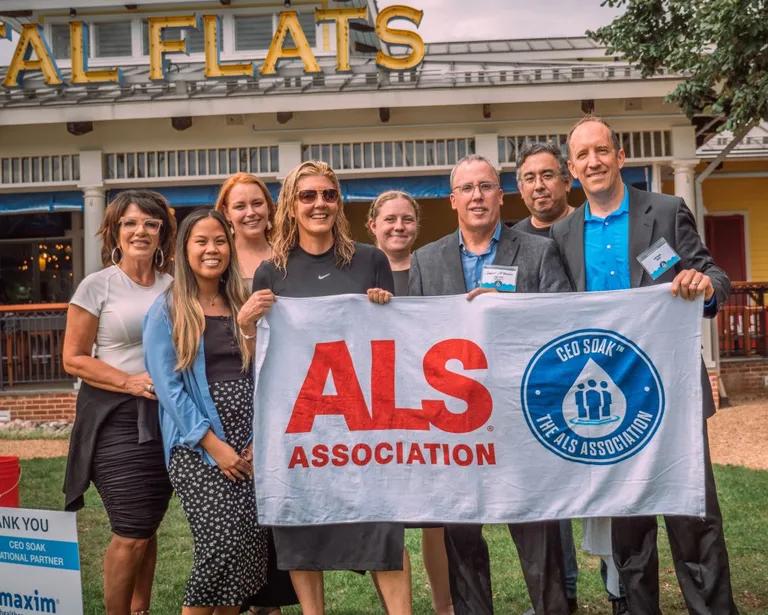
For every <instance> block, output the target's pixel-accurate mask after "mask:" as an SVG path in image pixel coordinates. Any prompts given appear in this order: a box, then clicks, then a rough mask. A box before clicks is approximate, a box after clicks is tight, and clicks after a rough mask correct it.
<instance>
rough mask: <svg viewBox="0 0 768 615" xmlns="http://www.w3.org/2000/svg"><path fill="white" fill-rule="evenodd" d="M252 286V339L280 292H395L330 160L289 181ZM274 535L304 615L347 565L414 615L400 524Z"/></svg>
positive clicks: (247, 321)
mask: <svg viewBox="0 0 768 615" xmlns="http://www.w3.org/2000/svg"><path fill="white" fill-rule="evenodd" d="M253 290H254V291H255V292H254V294H253V295H251V298H250V299H249V300H248V302H247V303H246V304H245V305H244V306H243V308H242V309H241V310H240V314H239V315H238V323H239V325H240V327H241V328H242V331H243V333H244V335H247V336H255V335H256V327H255V322H256V320H258V319H259V318H261V317H262V316H263V315H264V314H265V313H266V312H267V311H268V310H269V308H270V306H271V305H272V302H273V301H274V297H275V295H278V296H286V297H320V296H328V295H338V294H344V293H367V295H368V297H369V299H370V300H371V301H374V302H376V303H386V302H387V301H388V300H389V298H390V297H391V296H392V292H393V290H394V284H393V280H392V272H391V270H390V268H389V262H388V261H387V258H386V256H384V254H383V253H382V252H380V251H379V250H377V249H375V248H373V247H372V246H369V245H364V244H358V243H355V242H354V241H353V240H352V238H351V236H350V232H349V223H348V221H347V218H346V216H345V215H344V209H343V207H342V203H341V197H340V187H339V180H338V179H337V177H336V174H335V173H334V172H333V170H332V169H331V168H330V167H329V166H328V165H327V164H325V163H324V162H315V161H308V162H304V163H302V164H300V165H299V166H298V167H296V168H294V169H293V170H292V171H291V172H290V173H288V176H287V177H286V178H285V181H284V182H283V186H282V189H281V190H280V196H279V197H278V202H277V212H276V213H275V227H274V229H273V232H272V258H271V259H270V260H269V261H265V262H264V263H262V264H261V266H260V267H259V268H258V269H257V270H256V274H255V275H254V279H253ZM272 532H273V534H274V538H275V545H276V547H277V565H278V568H280V569H281V570H290V572H291V579H292V580H293V586H294V588H295V589H296V593H297V595H298V596H299V601H300V603H301V608H302V612H303V613H304V615H321V614H323V613H324V612H325V607H324V595H323V571H324V570H349V569H352V570H370V571H371V572H372V574H373V576H374V579H375V581H376V584H377V586H378V588H379V590H380V592H381V595H382V598H383V601H384V606H385V609H386V611H387V613H390V614H391V615H395V614H397V615H402V614H406V615H407V614H410V613H411V585H410V570H409V567H408V564H407V559H405V553H404V545H403V538H404V536H403V534H404V530H403V526H402V524H398V523H349V524H339V525H326V526H315V527H291V528H288V527H286V528H281V527H275V528H273V530H272Z"/></svg>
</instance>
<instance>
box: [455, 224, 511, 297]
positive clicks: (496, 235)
mask: <svg viewBox="0 0 768 615" xmlns="http://www.w3.org/2000/svg"><path fill="white" fill-rule="evenodd" d="M500 238H501V221H499V222H498V223H497V224H496V229H495V230H494V231H493V236H492V237H491V241H490V242H489V243H488V248H487V249H486V251H485V252H483V253H482V254H475V253H474V252H470V251H469V250H467V248H466V247H465V245H464V237H462V235H461V229H459V231H458V239H459V251H460V253H461V268H462V269H463V270H464V287H465V289H466V290H467V292H469V291H470V290H472V289H473V288H477V287H478V286H480V281H481V280H482V278H483V267H484V266H485V265H490V264H492V263H493V259H495V258H496V246H497V245H498V243H499V239H500Z"/></svg>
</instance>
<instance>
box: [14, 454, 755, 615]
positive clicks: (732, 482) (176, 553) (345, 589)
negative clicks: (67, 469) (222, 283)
mask: <svg viewBox="0 0 768 615" xmlns="http://www.w3.org/2000/svg"><path fill="white" fill-rule="evenodd" d="M22 465H23V472H24V474H23V481H22V485H21V487H22V489H21V499H22V505H23V506H25V507H28V508H48V509H58V508H60V507H61V505H62V494H61V484H62V481H63V473H64V459H63V458H57V459H38V460H32V461H25V462H22ZM715 474H716V476H717V481H718V485H719V494H720V503H721V506H722V508H723V515H724V517H725V523H726V536H727V539H728V546H729V551H730V556H731V571H732V577H733V585H734V588H735V593H736V601H737V603H738V605H739V608H740V609H741V612H742V614H743V615H764V614H765V613H768V585H767V584H766V579H768V557H766V551H768V472H759V471H754V470H747V469H744V468H739V467H733V466H717V467H716V468H715ZM78 527H79V529H80V554H81V560H82V565H83V572H82V574H83V594H84V602H85V612H86V613H87V614H89V615H90V614H93V615H96V614H101V613H102V612H103V608H102V605H101V554H102V551H103V549H104V546H105V544H106V542H107V540H108V539H109V530H108V524H107V520H106V516H105V514H104V510H103V508H102V507H101V503H100V501H99V497H98V495H97V494H96V493H95V491H94V490H93V489H91V490H90V491H89V492H88V494H87V497H86V506H85V508H84V509H83V510H82V511H80V513H78ZM574 530H575V532H576V540H577V545H578V544H580V541H581V526H580V524H579V523H578V522H577V523H574ZM485 531H486V538H487V539H488V542H489V545H490V549H491V553H492V557H493V581H494V594H495V595H494V601H495V604H496V612H497V613H499V614H500V615H516V614H519V613H522V612H523V611H525V609H526V608H528V604H527V602H528V601H527V595H526V592H525V586H524V584H523V582H522V579H521V574H520V570H519V566H518V564H517V561H516V560H517V556H516V555H515V552H514V548H513V546H512V541H511V539H510V537H509V534H508V532H507V531H506V528H504V527H501V526H492V527H487V528H486V530H485ZM659 534H660V543H661V549H660V550H661V576H662V579H661V586H662V594H663V604H662V609H663V611H664V613H665V614H668V615H669V614H675V613H685V612H686V611H685V608H684V604H683V602H682V599H681V597H680V592H679V590H678V589H677V582H676V580H675V576H674V571H673V569H672V564H671V561H670V558H669V549H668V548H667V541H666V537H665V534H664V531H663V526H662V529H660V533H659ZM407 539H408V547H409V550H410V552H411V557H412V561H413V563H414V581H413V586H414V612H415V613H417V614H422V613H424V614H426V613H430V612H431V609H430V599H429V591H428V588H427V585H426V580H425V575H424V570H423V566H422V565H421V561H420V552H419V550H420V537H419V532H418V530H408V537H407ZM159 540H160V557H159V561H158V568H157V574H156V580H155V595H154V600H153V605H152V612H153V614H154V615H171V614H174V613H178V612H179V610H180V601H181V597H182V594H183V590H184V582H185V579H186V574H187V573H188V571H189V567H190V563H191V556H192V545H191V539H190V536H189V532H188V529H187V524H186V521H185V519H184V516H183V514H182V512H181V508H180V507H179V505H178V501H176V500H175V499H174V501H173V502H172V505H171V509H170V511H169V513H168V515H167V516H166V518H165V521H164V522H163V525H162V527H161V528H160V538H159ZM579 567H580V570H581V574H580V576H579V604H580V609H579V612H580V613H591V614H595V615H597V614H603V613H606V612H608V607H607V603H606V602H605V599H604V596H603V591H602V586H601V582H600V576H599V573H598V560H597V558H594V557H591V556H587V555H585V554H584V553H582V552H580V553H579ZM326 597H327V604H328V613H329V615H359V614H366V613H381V612H382V610H381V608H380V607H379V606H378V602H377V600H376V596H375V592H374V590H373V586H372V585H371V582H370V580H369V577H360V576H359V575H356V574H352V573H331V574H329V575H327V577H326ZM285 613H286V615H297V614H298V613H299V609H298V608H294V609H286V610H285Z"/></svg>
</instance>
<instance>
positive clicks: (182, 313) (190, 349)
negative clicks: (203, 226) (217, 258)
mask: <svg viewBox="0 0 768 615" xmlns="http://www.w3.org/2000/svg"><path fill="white" fill-rule="evenodd" d="M206 218H213V219H214V220H216V221H217V222H218V223H219V224H220V225H221V228H222V229H223V231H224V234H225V235H226V237H227V245H228V246H229V266H228V267H227V270H226V271H225V272H224V274H223V275H222V276H221V279H220V280H219V286H220V288H221V290H220V292H221V294H222V295H224V296H225V297H226V298H227V303H228V304H229V310H230V312H231V313H232V317H233V318H234V319H235V321H237V313H238V311H239V310H240V308H241V307H242V306H243V303H245V301H246V299H247V298H248V290H247V289H246V288H245V285H244V284H243V282H242V279H241V278H240V267H239V266H238V264H237V251H236V250H235V242H234V240H233V239H232V233H231V232H230V231H229V224H227V220H226V219H225V218H224V216H223V215H222V214H220V213H219V212H218V211H216V210H215V209H196V210H195V211H193V212H192V213H191V214H189V215H188V216H187V217H186V218H184V220H182V222H181V226H180V227H179V234H178V237H177V238H176V256H175V260H176V271H175V275H174V278H173V284H171V286H170V288H169V289H168V295H169V302H168V304H169V309H170V313H171V322H172V323H173V330H172V333H171V338H172V340H173V346H174V348H175V349H176V357H177V362H176V369H177V370H182V369H187V368H189V367H191V366H192V364H193V363H194V361H195V357H196V356H197V351H198V349H199V348H200V339H201V338H202V336H203V332H204V331H205V314H204V313H203V307H202V306H201V305H200V301H199V300H198V293H199V291H200V288H199V286H198V285H197V278H196V277H195V274H194V272H193V271H192V268H191V267H190V265H189V259H188V258H187V242H188V241H189V236H190V235H191V234H192V229H193V228H194V226H195V225H196V224H197V223H198V222H200V221H201V220H205V219H206ZM234 329H235V338H236V339H237V343H238V346H239V347H240V352H241V354H242V356H243V370H245V369H246V368H247V367H248V364H249V363H250V360H251V353H250V351H249V350H248V345H247V344H246V343H245V340H244V339H243V336H242V335H241V334H240V328H239V327H234Z"/></svg>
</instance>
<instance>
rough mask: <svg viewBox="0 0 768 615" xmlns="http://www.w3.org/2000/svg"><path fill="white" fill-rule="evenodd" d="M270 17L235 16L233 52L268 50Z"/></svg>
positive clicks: (270, 32) (270, 36) (270, 26)
mask: <svg viewBox="0 0 768 615" xmlns="http://www.w3.org/2000/svg"><path fill="white" fill-rule="evenodd" d="M271 42H272V15H237V16H235V51H244V50H247V49H269V44H270V43H271Z"/></svg>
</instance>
